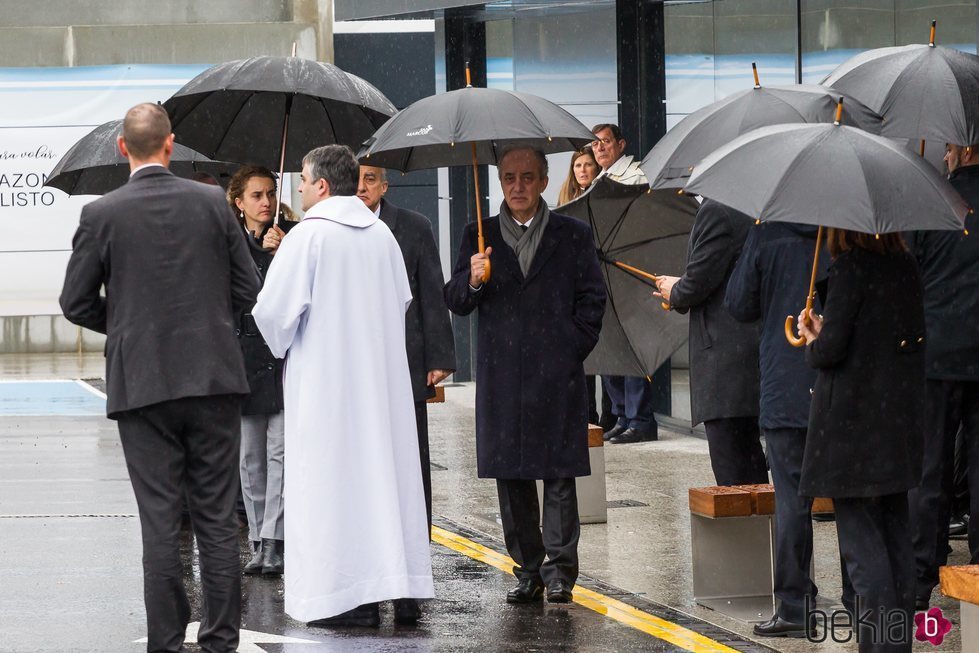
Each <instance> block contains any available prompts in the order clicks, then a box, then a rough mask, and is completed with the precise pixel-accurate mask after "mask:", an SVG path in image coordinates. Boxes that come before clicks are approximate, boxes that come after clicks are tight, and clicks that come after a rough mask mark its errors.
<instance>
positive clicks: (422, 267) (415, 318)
mask: <svg viewBox="0 0 979 653" xmlns="http://www.w3.org/2000/svg"><path fill="white" fill-rule="evenodd" d="M381 221H382V222H383V223H384V224H386V225H387V226H388V228H389V229H390V230H391V233H393V234H394V238H395V240H397V241H398V245H399V246H400V247H401V254H402V255H403V256H404V259H405V268H406V269H407V270H408V283H409V284H410V285H411V296H412V297H413V298H414V299H413V301H412V302H411V306H409V307H408V313H407V315H405V343H406V346H407V349H408V367H409V369H410V371H411V390H412V394H413V395H414V398H415V401H424V400H425V399H427V398H429V397H432V396H434V395H435V388H432V387H429V386H427V385H426V379H427V377H428V371H429V370H455V366H456V353H455V340H454V339H453V336H452V323H451V321H450V320H449V309H448V308H446V306H445V297H444V295H443V293H442V287H443V285H444V284H445V278H444V277H443V276H442V266H441V264H440V263H439V253H438V247H436V245H435V237H434V235H433V234H432V224H431V223H430V222H429V221H428V218H426V217H425V216H423V215H422V214H420V213H415V212H414V211H409V210H408V209H402V208H398V207H397V206H395V205H394V204H391V203H390V202H388V201H386V200H381Z"/></svg>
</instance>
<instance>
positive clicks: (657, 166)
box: [640, 64, 881, 188]
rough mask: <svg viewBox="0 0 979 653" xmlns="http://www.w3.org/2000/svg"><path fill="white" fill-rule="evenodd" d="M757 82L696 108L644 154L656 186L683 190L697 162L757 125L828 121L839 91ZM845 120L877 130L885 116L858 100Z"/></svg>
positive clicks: (645, 170)
mask: <svg viewBox="0 0 979 653" xmlns="http://www.w3.org/2000/svg"><path fill="white" fill-rule="evenodd" d="M752 69H753V70H754V73H755V86H754V88H750V89H747V90H744V91H741V92H739V93H734V94H732V95H729V96H727V97H726V98H724V99H722V100H719V101H717V102H714V103H713V104H709V105H707V106H706V107H703V108H701V109H698V110H697V111H695V112H693V113H691V114H690V115H689V116H687V117H685V118H684V119H683V120H681V121H680V122H679V123H677V124H676V126H675V127H673V129H671V130H670V131H669V132H667V134H666V135H665V136H664V137H663V138H661V139H660V140H659V142H658V143H656V145H655V146H654V147H653V149H651V150H650V151H649V153H648V154H646V156H645V157H644V158H643V160H642V163H641V164H640V168H642V171H643V173H644V174H645V175H646V179H648V180H649V185H650V187H652V188H682V187H683V185H684V183H686V181H687V179H688V178H689V177H690V173H691V172H692V171H693V169H694V166H696V165H697V164H699V163H700V161H701V160H702V159H703V158H704V157H705V156H707V155H708V154H710V153H711V152H713V151H714V150H716V149H717V148H719V147H721V146H722V145H726V144H727V143H730V142H731V141H732V140H734V139H735V138H737V137H738V136H740V135H741V134H745V133H747V132H749V131H751V130H753V129H757V128H759V127H767V126H768V125H780V124H784V123H798V122H804V123H818V122H823V123H830V122H833V119H834V116H835V115H836V107H837V104H838V103H839V101H840V98H841V94H840V93H839V92H838V91H837V90H834V89H832V88H826V87H825V86H816V85H804V84H794V85H791V86H762V85H761V84H760V83H759V82H758V72H757V69H755V65H754V64H752ZM843 111H844V115H843V120H844V122H845V123H846V124H848V125H854V126H856V127H860V128H861V129H865V130H867V131H869V132H873V133H875V134H878V133H880V130H881V117H880V116H879V115H877V114H876V113H874V112H873V111H872V110H871V109H869V108H868V107H866V106H864V105H863V104H861V103H860V102H854V101H850V99H849V98H848V99H847V102H846V103H845V104H844V108H843Z"/></svg>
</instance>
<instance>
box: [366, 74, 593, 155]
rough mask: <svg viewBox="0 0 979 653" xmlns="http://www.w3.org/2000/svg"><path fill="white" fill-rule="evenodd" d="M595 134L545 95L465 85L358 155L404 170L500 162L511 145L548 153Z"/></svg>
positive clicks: (400, 121) (396, 120)
mask: <svg viewBox="0 0 979 653" xmlns="http://www.w3.org/2000/svg"><path fill="white" fill-rule="evenodd" d="M594 139H595V136H594V135H593V134H592V133H591V132H590V131H588V129H587V128H586V127H585V126H584V125H582V124H581V123H580V122H579V121H578V119H577V118H575V117H574V116H572V115H571V114H570V113H568V112H567V111H565V110H564V109H562V108H561V107H559V106H558V105H556V104H554V103H553V102H550V101H548V100H545V99H544V98H540V97H537V96H536V95H530V94H527V93H516V92H514V91H501V90H497V89H493V88H462V89H459V90H456V91H449V92H448V93H441V94H439V95H433V96H430V97H427V98H423V99H421V100H418V101H417V102H415V103H413V104H411V105H410V106H408V107H406V108H405V109H402V110H401V111H399V112H398V114H397V115H396V116H394V117H393V118H391V120H389V121H388V122H387V123H385V124H384V126H383V127H381V128H380V129H378V130H377V133H376V134H374V136H373V137H371V138H370V140H368V141H367V142H366V143H364V147H363V149H361V151H360V153H359V154H358V157H359V158H360V159H361V160H362V161H363V162H364V163H367V164H369V165H374V166H380V167H382V168H392V169H395V170H400V171H402V172H408V171H410V170H423V169H425V168H438V167H442V166H456V165H470V164H472V163H473V152H472V147H471V146H470V147H462V145H469V144H470V143H475V145H476V161H477V162H478V163H485V164H491V165H492V164H496V163H497V161H498V156H499V154H500V153H501V151H502V150H503V149H504V148H505V147H506V146H508V145H532V146H534V147H536V148H539V149H541V150H542V151H543V152H544V153H545V154H552V153H554V152H567V151H571V150H576V149H578V148H579V147H581V146H583V145H587V144H588V143H590V142H592V141H593V140H594Z"/></svg>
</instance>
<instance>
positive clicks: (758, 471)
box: [704, 417, 768, 485]
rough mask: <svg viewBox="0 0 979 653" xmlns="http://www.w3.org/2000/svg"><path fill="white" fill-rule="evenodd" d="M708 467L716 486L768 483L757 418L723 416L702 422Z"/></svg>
mask: <svg viewBox="0 0 979 653" xmlns="http://www.w3.org/2000/svg"><path fill="white" fill-rule="evenodd" d="M704 431H706V432H707V448H708V449H709V450H710V466H711V468H712V469H713V470H714V482H715V483H717V484H718V485H749V484H753V483H768V467H767V466H766V465H765V452H764V451H763V450H762V448H761V439H760V438H759V436H760V433H759V430H758V418H757V417H726V418H723V419H712V420H708V421H706V422H704Z"/></svg>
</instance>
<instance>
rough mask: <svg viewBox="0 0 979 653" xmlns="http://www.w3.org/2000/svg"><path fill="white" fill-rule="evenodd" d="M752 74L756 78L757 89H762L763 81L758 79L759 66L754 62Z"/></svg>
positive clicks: (752, 63)
mask: <svg viewBox="0 0 979 653" xmlns="http://www.w3.org/2000/svg"><path fill="white" fill-rule="evenodd" d="M751 74H752V75H753V76H754V78H755V88H761V81H759V79H758V66H757V65H756V64H755V62H754V61H752V62H751Z"/></svg>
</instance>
